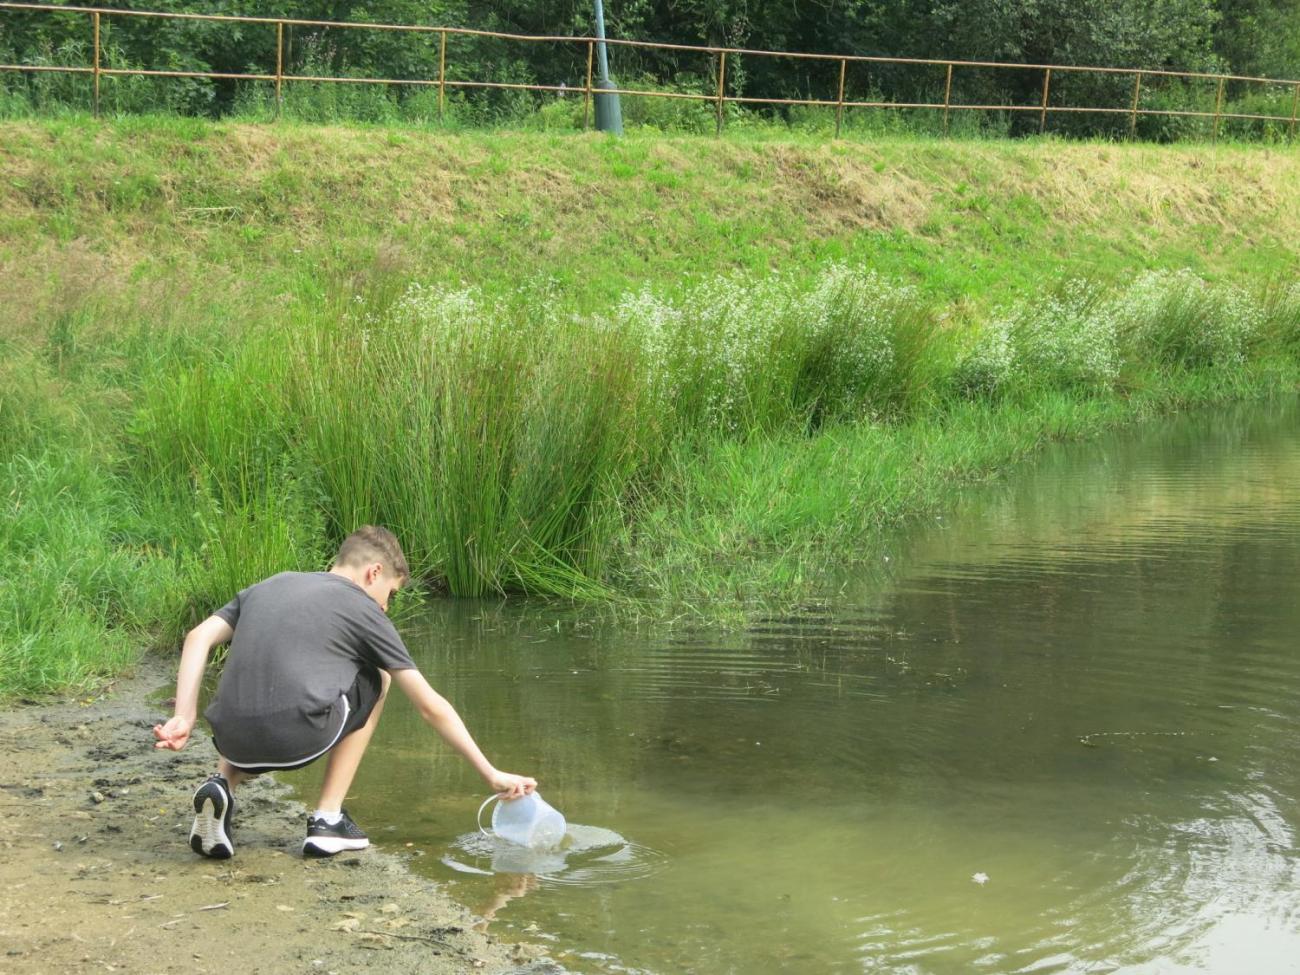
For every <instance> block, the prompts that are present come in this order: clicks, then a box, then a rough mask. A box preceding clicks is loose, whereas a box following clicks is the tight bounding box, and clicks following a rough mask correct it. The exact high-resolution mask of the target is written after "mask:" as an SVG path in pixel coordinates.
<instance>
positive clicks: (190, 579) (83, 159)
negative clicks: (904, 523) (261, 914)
mask: <svg viewBox="0 0 1300 975" xmlns="http://www.w3.org/2000/svg"><path fill="white" fill-rule="evenodd" d="M0 160H2V161H3V167H4V175H5V179H4V180H3V181H2V182H0V261H2V262H3V268H4V271H3V276H2V277H0V307H3V308H4V309H5V310H6V312H5V319H4V321H3V324H2V325H0V345H2V346H3V349H2V351H3V353H4V354H3V359H2V360H0V361H2V362H3V365H0V373H2V375H0V389H2V390H3V392H2V394H0V395H2V396H3V398H2V399H0V479H2V480H3V486H2V487H0V492H2V493H3V496H4V498H5V504H6V512H5V519H4V522H3V527H2V528H0V552H2V553H3V555H4V558H5V561H6V564H8V565H9V566H10V567H11V571H8V572H7V573H6V576H7V580H6V587H5V590H4V593H3V596H0V696H3V695H13V694H31V693H37V692H40V691H45V690H51V689H66V688H72V687H77V686H80V685H83V684H86V683H88V682H93V681H94V680H95V679H97V678H99V677H102V676H103V675H106V674H111V673H112V672H114V671H115V670H117V669H120V668H121V667H122V666H125V665H127V664H128V663H129V662H130V661H131V660H132V659H134V657H135V655H137V654H138V653H139V652H140V651H141V650H142V649H143V648H144V647H146V646H148V645H149V644H150V643H151V642H157V641H158V640H159V639H164V640H165V639H171V638H173V637H174V636H175V634H176V632H177V631H178V629H179V628H180V627H181V626H183V625H184V624H185V623H186V622H187V621H188V620H189V619H190V618H191V615H192V614H193V613H195V612H206V611H207V610H209V609H210V608H211V607H212V606H213V605H215V604H217V603H219V602H220V601H223V600H224V599H226V598H228V596H229V594H230V593H231V592H232V591H233V590H234V589H236V588H238V587H239V586H241V585H243V584H246V583H247V582H249V581H253V580H255V579H256V578H258V577H260V576H262V575H264V574H267V573H269V572H271V571H275V570H276V569H278V568H283V567H295V566H316V565H320V564H322V561H323V560H324V559H325V558H327V556H328V552H329V550H330V548H331V546H332V545H333V544H334V543H335V542H336V541H337V538H338V537H339V536H340V533H341V532H343V531H345V530H346V529H347V528H348V527H350V526H352V525H354V524H356V523H357V522H359V521H381V522H384V523H388V524H390V525H392V526H393V527H395V528H396V529H397V530H398V531H399V533H400V534H401V535H402V537H403V540H404V542H405V543H406V544H407V546H408V549H409V550H410V554H411V555H412V557H413V560H414V562H415V564H416V565H417V567H418V570H419V571H420V573H421V575H422V576H423V578H424V580H425V582H426V584H427V585H429V586H430V587H434V588H443V587H445V588H448V589H450V590H451V591H452V592H455V593H457V594H466V595H474V594H480V593H492V592H496V591H503V590H505V591H518V590H527V591H538V592H553V593H560V594H569V595H573V594H576V595H581V596H590V597H595V598H597V599H601V600H615V601H617V600H620V599H623V598H625V597H633V596H634V597H636V598H637V599H638V600H639V602H638V603H637V605H638V606H639V607H640V608H641V609H643V610H644V609H645V608H647V607H650V611H651V612H654V613H660V612H662V613H665V614H675V613H679V612H681V611H682V609H683V607H687V608H689V609H690V610H691V611H693V612H695V613H698V614H701V615H704V616H706V617H710V616H720V615H728V614H734V613H736V612H738V611H742V610H743V608H744V607H746V606H750V607H752V606H754V605H756V604H763V603H770V602H778V603H779V602H782V601H785V600H789V599H793V598H798V596H799V595H800V594H801V593H802V592H804V591H806V590H805V586H806V585H808V584H809V582H810V580H812V579H813V578H815V576H816V575H817V572H818V569H819V568H820V567H822V566H824V565H826V564H827V563H836V562H843V561H846V560H850V559H852V558H855V557H860V556H861V555H863V554H864V553H866V552H868V551H869V550H870V537H871V534H872V532H873V531H874V530H876V529H877V528H879V527H880V526H882V525H886V524H890V523H893V522H896V521H897V520H899V519H901V518H905V517H907V516H909V515H911V514H914V513H916V512H918V511H922V510H925V509H926V508H929V507H932V506H935V505H939V504H942V503H944V501H945V499H946V498H949V497H951V492H952V490H953V489H954V485H957V484H960V483H962V482H963V481H969V480H970V479H972V478H977V477H981V476H986V475H987V474H989V473H991V472H995V471H997V470H999V469H1001V468H1004V467H1005V466H1006V465H1008V464H1009V463H1011V462H1013V461H1014V460H1016V459H1017V458H1019V457H1021V456H1024V455H1025V454H1026V453H1029V452H1031V451H1033V450H1034V449H1035V448H1036V446H1038V445H1040V444H1041V443H1043V442H1044V441H1045V440H1046V439H1049V438H1053V437H1070V436H1082V435H1088V434H1091V433H1094V432H1096V431H1098V430H1100V429H1102V428H1104V427H1106V426H1108V425H1113V424H1116V423H1121V422H1125V421H1128V420H1130V419H1133V418H1135V417H1140V416H1144V415H1150V414H1153V413H1158V412H1160V411H1165V410H1169V409H1174V408H1179V407H1181V406H1183V405H1188V404H1195V403H1202V402H1210V401H1216V400H1223V399H1229V398H1240V397H1245V396H1254V395H1267V394H1271V393H1277V392H1280V391H1286V392H1293V391H1294V390H1295V388H1296V382H1297V376H1300V290H1297V289H1296V286H1295V282H1296V281H1297V280H1298V279H1300V274H1298V273H1297V267H1298V265H1297V261H1298V254H1300V246H1298V245H1297V243H1296V242H1297V241H1298V240H1300V178H1298V177H1300V152H1296V151H1294V150H1291V151H1278V150H1276V149H1274V150H1270V149H1263V148H1258V147H1231V146H1220V147H1217V148H1213V147H1208V146H1195V147H1179V148H1157V147H1150V146H1133V147H1118V146H1109V145H1080V144H1061V143H1055V142H1050V141H1049V142H1034V143H1008V142H994V143H980V142H969V143H964V142H955V143H940V142H926V141H918V140H910V141H897V142H884V143H878V144H872V145H862V144H849V143H844V144H837V145H827V144H824V143H820V142H807V143H800V142H790V141H789V140H785V141H780V142H775V141H763V140H750V141H743V140H731V139H729V140H723V141H715V140H712V139H708V138H673V139H665V138H662V137H660V138H655V137H649V136H645V137H636V138H629V139H625V140H623V141H619V142H613V141H606V140H604V139H601V138H599V137H587V136H562V137H557V136H545V135H517V134H516V135H509V134H493V135H484V134H460V135H451V136H449V135H436V134H430V133H427V132H413V131H405V130H400V129H395V128H375V129H339V128H326V129H322V128H310V127H303V126H288V125H286V126H283V127H262V126H247V125H243V126H240V125H218V124H211V123H203V122H196V121H186V120H177V119H125V120H120V121H116V122H105V123H94V122H91V121H89V120H85V119H68V120H60V121H57V122H27V123H7V124H0ZM1180 269H1188V270H1187V271H1181V270H1180ZM1207 282H1208V283H1207Z"/></svg>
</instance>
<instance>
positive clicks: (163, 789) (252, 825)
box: [0, 661, 562, 975]
mask: <svg viewBox="0 0 1300 975" xmlns="http://www.w3.org/2000/svg"><path fill="white" fill-rule="evenodd" d="M169 680H170V674H169V673H167V672H166V671H165V669H164V668H163V667H162V665H161V664H160V663H159V662H157V661H149V662H146V663H145V664H144V665H142V667H141V668H140V670H139V672H138V673H137V675H136V676H134V677H132V678H130V679H127V680H122V681H119V682H117V683H116V684H115V685H113V686H112V687H110V688H109V689H108V690H106V691H104V692H103V693H102V694H101V695H99V696H97V697H95V698H93V699H88V700H82V701H68V702H62V703H56V704H44V705H31V706H19V707H16V708H12V709H10V710H7V711H4V712H0V864H3V868H2V869H0V973H5V975H8V973H14V975H18V973H33V975H35V973H39V975H51V973H56V972H141V973H172V972H184V973H187V975H201V973H207V972H212V973H223V975H225V973H230V972H240V973H254V972H266V973H271V972H274V973H277V975H280V973H289V972H303V973H320V975H325V973H329V972H335V973H340V975H341V973H345V972H359V971H372V970H376V968H378V969H380V970H383V971H393V972H403V973H428V975H453V973H468V972H475V973H477V972H499V973H506V972H508V973H514V975H543V973H555V972H560V971H562V969H560V968H559V967H558V966H556V965H554V964H553V963H551V962H549V961H548V960H546V959H544V958H541V957H540V952H539V950H538V949H536V948H535V947H533V946H528V945H512V944H503V943H501V942H498V941H496V940H495V939H493V938H492V937H491V936H490V935H486V934H483V933H480V932H479V931H478V930H476V929H475V926H476V924H477V923H478V919H477V918H476V917H474V916H473V915H472V914H471V913H470V912H469V911H468V910H467V909H466V908H464V907H462V906H460V905H458V904H456V903H455V902H454V901H452V900H451V899H450V898H448V897H447V896H446V895H445V894H443V893H442V892H441V891H440V890H439V889H438V888H437V886H436V885H434V884H432V883H430V882H428V881H426V880H423V879H420V878H418V877H416V876H415V875H414V874H413V873H412V872H411V871H409V870H408V869H407V866H406V863H405V860H404V857H402V856H401V855H399V854H395V853H390V852H385V851H383V850H380V849H376V848H373V847H372V848H371V849H369V850H366V851H363V852H361V853H358V854H341V855H339V856H337V857H334V858H332V859H329V860H312V859H305V858H303V857H302V855H301V853H300V846H301V843H302V836H303V829H304V824H305V822H306V815H305V810H304V809H303V807H302V806H301V805H300V804H298V803H295V802H292V801H289V800H287V799H285V798H284V795H283V793H284V792H285V789H286V787H284V786H281V785H279V784H277V783H276V782H274V781H273V780H272V779H270V778H264V779H262V780H259V781H257V782H255V783H252V784H250V785H248V786H245V787H244V788H243V789H241V790H240V795H239V797H238V806H237V807H236V820H235V824H234V829H235V833H234V840H235V845H236V852H235V856H234V857H233V858H232V859H230V860H226V861H215V860H205V859H203V858H201V857H197V856H195V855H194V854H193V853H192V852H191V851H190V849H189V846H188V843H187V839H188V835H189V827H190V821H191V819H192V815H193V811H192V807H191V805H190V796H191V794H192V792H193V789H194V787H195V785H196V784H197V783H198V782H199V781H201V780H202V779H203V777H204V776H205V775H206V774H207V772H208V771H209V765H210V764H211V762H212V756H213V752H212V748H211V745H210V743H209V742H208V741H207V739H206V736H203V737H202V738H200V739H199V740H197V741H196V742H195V743H192V744H191V745H190V746H189V747H188V748H187V749H186V750H185V751H184V752H181V753H179V754H173V753H162V752H156V751H155V750H154V749H153V748H152V747H151V735H150V730H149V729H150V728H151V727H152V725H153V724H154V723H155V722H156V721H157V720H158V719H159V718H160V717H162V716H163V712H164V711H165V710H166V709H165V708H164V707H163V706H162V705H161V704H160V703H155V702H154V701H152V700H151V699H150V696H149V695H150V692H152V691H154V690H155V689H157V688H159V687H163V686H166V684H167V683H168V682H169Z"/></svg>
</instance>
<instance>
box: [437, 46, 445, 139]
mask: <svg viewBox="0 0 1300 975" xmlns="http://www.w3.org/2000/svg"><path fill="white" fill-rule="evenodd" d="M446 100H447V32H446V31H445V30H440V31H438V122H439V124H441V123H442V113H443V107H444V106H443V103H444V102H445V101H446Z"/></svg>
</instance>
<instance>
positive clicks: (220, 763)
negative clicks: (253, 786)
mask: <svg viewBox="0 0 1300 975" xmlns="http://www.w3.org/2000/svg"><path fill="white" fill-rule="evenodd" d="M217 774H219V775H220V776H221V777H222V778H223V779H225V780H226V784H227V785H228V786H230V791H231V792H234V791H235V790H236V789H238V788H239V787H240V786H241V785H243V784H244V783H245V782H247V781H248V780H249V779H254V778H257V776H255V775H250V774H249V773H248V772H245V771H244V770H243V769H241V768H238V767H237V766H234V765H231V764H230V763H229V762H227V761H226V760H225V759H224V758H222V757H221V756H220V755H218V756H217Z"/></svg>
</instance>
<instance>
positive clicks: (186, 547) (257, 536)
mask: <svg viewBox="0 0 1300 975" xmlns="http://www.w3.org/2000/svg"><path fill="white" fill-rule="evenodd" d="M279 349H280V343H279V341H278V340H277V339H275V337H274V335H273V333H270V332H255V333H252V334H250V335H248V336H246V337H245V338H243V339H242V340H241V341H240V342H239V343H238V344H236V345H235V347H234V348H233V350H231V351H229V352H227V353H223V354H220V355H218V356H215V357H214V358H212V359H211V360H208V361H202V362H198V363H196V364H194V365H191V366H190V367H189V368H188V369H182V370H177V369H176V368H175V366H174V364H172V363H168V362H166V361H163V362H160V363H158V364H156V366H155V368H154V370H153V371H152V373H151V374H149V375H147V376H146V377H145V379H144V381H143V382H142V384H141V392H140V406H139V408H138V410H137V412H136V416H135V421H134V423H133V424H132V427H131V431H130V432H131V441H132V450H131V452H130V461H129V469H130V471H131V476H132V478H133V480H134V481H135V483H136V485H137V490H138V491H139V493H140V496H141V497H142V498H144V499H145V502H144V503H145V504H146V505H147V506H148V509H149V510H148V517H149V520H150V522H151V524H152V525H153V531H154V534H155V537H156V539H157V542H158V544H160V545H161V546H163V547H164V548H165V549H166V550H167V551H168V552H169V553H170V554H171V555H172V557H173V559H174V561H175V562H176V563H177V565H178V566H179V569H180V572H181V577H182V580H183V584H184V586H185V588H186V592H187V596H188V601H189V603H190V605H191V606H192V607H194V608H195V610H196V611H197V612H199V613H203V612H206V611H210V610H211V609H213V608H215V607H216V606H220V605H222V604H224V603H225V602H226V601H227V600H228V599H229V598H230V597H231V596H233V595H234V594H235V593H236V592H238V591H239V590H240V589H242V588H243V587H245V586H247V585H249V584H250V583H253V582H256V581H257V580H258V579H261V578H264V577H266V576H270V575H273V574H275V573H276V572H281V571H285V570H288V569H304V568H305V569H317V568H324V565H325V559H326V558H327V554H326V548H327V547H328V541H327V539H326V538H325V535H324V532H323V530H322V529H323V517H322V511H321V505H320V498H319V486H318V484H317V479H316V477H315V475H314V473H313V472H312V470H311V468H310V466H309V465H306V464H304V463H302V458H301V457H300V456H299V453H298V449H297V447H296V445H295V439H294V420H293V418H292V417H290V416H289V415H288V414H287V413H286V407H285V395H286V384H287V383H288V381H289V377H288V376H287V374H286V371H285V370H286V361H285V357H284V356H283V355H282V354H280V352H279Z"/></svg>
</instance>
